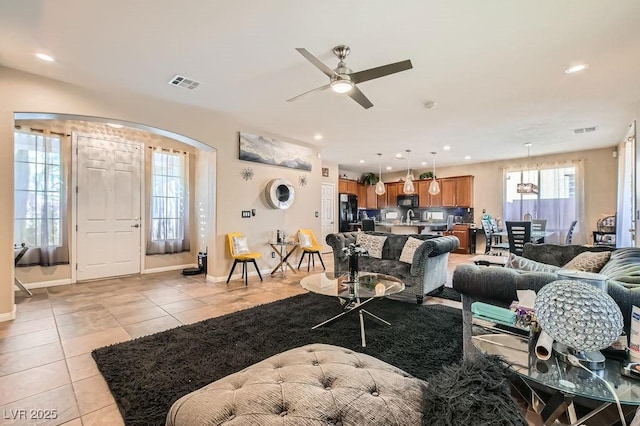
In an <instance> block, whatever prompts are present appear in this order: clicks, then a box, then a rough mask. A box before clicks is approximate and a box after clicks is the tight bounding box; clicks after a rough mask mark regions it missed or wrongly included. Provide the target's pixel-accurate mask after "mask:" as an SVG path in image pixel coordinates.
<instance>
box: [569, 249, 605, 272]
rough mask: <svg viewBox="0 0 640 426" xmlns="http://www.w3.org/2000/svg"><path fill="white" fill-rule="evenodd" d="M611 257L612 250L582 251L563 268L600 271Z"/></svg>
mask: <svg viewBox="0 0 640 426" xmlns="http://www.w3.org/2000/svg"><path fill="white" fill-rule="evenodd" d="M610 257H611V252H610V251H601V252H597V253H594V252H590V251H585V252H584V253H580V254H579V255H577V256H576V257H574V258H573V259H571V260H570V261H569V263H567V264H566V265H564V267H563V268H565V269H575V270H576V271H583V272H596V273H597V272H600V269H602V268H603V267H604V265H606V264H607V262H608V261H609V258H610Z"/></svg>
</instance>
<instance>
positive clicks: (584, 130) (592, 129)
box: [573, 126, 598, 135]
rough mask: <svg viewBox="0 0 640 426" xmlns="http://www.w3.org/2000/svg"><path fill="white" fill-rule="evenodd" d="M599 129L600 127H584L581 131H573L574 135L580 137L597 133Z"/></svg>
mask: <svg viewBox="0 0 640 426" xmlns="http://www.w3.org/2000/svg"><path fill="white" fill-rule="evenodd" d="M597 129H598V126H593V127H583V128H581V129H573V134H574V135H579V134H582V133H591V132H595V131H596V130H597Z"/></svg>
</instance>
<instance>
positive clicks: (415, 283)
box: [326, 232, 460, 304]
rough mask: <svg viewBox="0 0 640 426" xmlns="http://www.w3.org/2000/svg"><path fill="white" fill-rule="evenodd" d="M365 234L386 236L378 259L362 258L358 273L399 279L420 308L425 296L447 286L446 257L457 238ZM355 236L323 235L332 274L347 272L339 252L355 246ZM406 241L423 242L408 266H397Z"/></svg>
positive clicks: (343, 234)
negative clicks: (330, 253) (380, 256)
mask: <svg viewBox="0 0 640 426" xmlns="http://www.w3.org/2000/svg"><path fill="white" fill-rule="evenodd" d="M365 234H370V235H378V236H386V237H387V239H386V241H385V243H384V246H383V248H382V259H377V258H374V257H362V258H361V259H360V260H359V269H360V270H361V271H367V272H377V273H382V274H387V275H392V276H394V277H397V278H400V279H401V280H403V281H404V284H405V287H406V291H409V292H411V293H413V294H415V296H416V301H417V302H418V304H422V301H423V299H424V296H425V294H429V293H431V292H433V291H436V290H439V289H440V290H441V289H442V288H444V285H445V284H446V282H447V262H448V260H449V253H450V252H452V251H454V250H456V249H457V248H458V246H459V245H460V241H459V240H458V238H457V237H453V236H431V235H397V234H389V233H385V232H365ZM357 235H358V233H357V232H343V233H339V234H329V235H327V238H326V242H327V244H329V245H330V246H331V248H332V249H333V260H334V263H333V264H334V271H335V272H336V273H338V272H346V271H348V270H349V266H348V259H347V256H346V255H345V254H344V252H343V251H342V249H343V248H344V247H346V246H348V245H349V244H351V243H355V242H356V236H357ZM409 237H413V238H417V239H421V240H425V243H424V244H422V245H421V246H420V247H419V248H418V249H417V250H416V252H415V254H414V255H413V262H412V263H411V264H408V263H405V262H400V260H399V259H400V254H401V253H402V249H403V247H404V244H405V243H406V241H407V239H408V238H409Z"/></svg>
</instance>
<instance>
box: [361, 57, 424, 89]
mask: <svg viewBox="0 0 640 426" xmlns="http://www.w3.org/2000/svg"><path fill="white" fill-rule="evenodd" d="M411 68H413V65H411V61H410V60H408V59H407V60H406V61H401V62H396V63H394V64H388V65H383V66H381V67H376V68H369V69H368V70H364V71H358V72H354V73H351V74H349V77H351V81H353V82H354V83H356V84H357V83H362V82H363V81H369V80H373V79H374V78H380V77H384V76H385V75H389V74H395V73H397V72H400V71H406V70H410V69H411Z"/></svg>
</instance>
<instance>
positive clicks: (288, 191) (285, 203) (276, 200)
mask: <svg viewBox="0 0 640 426" xmlns="http://www.w3.org/2000/svg"><path fill="white" fill-rule="evenodd" d="M264 195H265V198H266V199H267V204H269V206H271V207H273V208H274V209H288V208H289V207H291V204H293V200H294V199H295V197H296V193H295V191H294V190H293V185H291V182H289V181H288V180H287V179H273V180H272V181H271V182H269V183H268V184H267V187H266V188H265V189H264Z"/></svg>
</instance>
